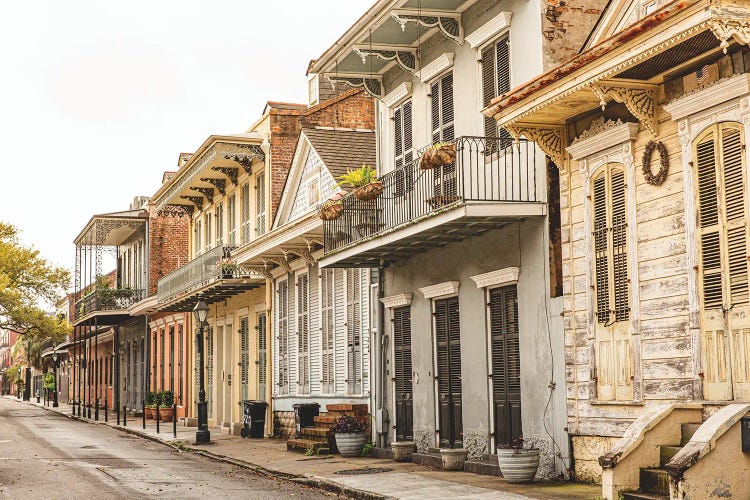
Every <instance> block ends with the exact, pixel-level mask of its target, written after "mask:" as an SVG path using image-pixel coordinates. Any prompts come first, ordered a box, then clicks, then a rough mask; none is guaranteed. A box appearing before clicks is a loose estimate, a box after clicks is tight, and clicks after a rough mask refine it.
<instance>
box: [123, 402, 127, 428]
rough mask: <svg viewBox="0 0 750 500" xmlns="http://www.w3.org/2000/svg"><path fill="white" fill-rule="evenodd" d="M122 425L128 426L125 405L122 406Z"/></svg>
mask: <svg viewBox="0 0 750 500" xmlns="http://www.w3.org/2000/svg"><path fill="white" fill-rule="evenodd" d="M122 426H123V427H127V426H128V408H127V407H126V406H123V407H122Z"/></svg>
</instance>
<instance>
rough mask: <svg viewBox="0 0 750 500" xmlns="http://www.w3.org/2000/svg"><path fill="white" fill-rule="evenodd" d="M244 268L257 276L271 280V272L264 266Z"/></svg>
mask: <svg viewBox="0 0 750 500" xmlns="http://www.w3.org/2000/svg"><path fill="white" fill-rule="evenodd" d="M246 267H247V268H248V269H251V270H252V271H254V272H256V273H258V274H259V275H261V276H263V277H264V278H266V279H267V280H270V279H273V274H271V271H270V270H269V269H268V268H267V267H266V266H246Z"/></svg>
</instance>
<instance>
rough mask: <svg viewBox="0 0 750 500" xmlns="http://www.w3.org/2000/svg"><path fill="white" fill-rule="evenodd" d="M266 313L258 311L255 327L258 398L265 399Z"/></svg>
mask: <svg viewBox="0 0 750 500" xmlns="http://www.w3.org/2000/svg"><path fill="white" fill-rule="evenodd" d="M267 328H268V327H267V315H266V313H265V312H261V313H258V318H257V324H256V326H255V329H256V330H257V331H258V399H259V400H260V401H265V400H266V385H267V381H268V372H267V370H268V339H267V338H266V335H267V334H268V332H267Z"/></svg>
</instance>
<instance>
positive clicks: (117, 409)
mask: <svg viewBox="0 0 750 500" xmlns="http://www.w3.org/2000/svg"><path fill="white" fill-rule="evenodd" d="M115 413H116V414H117V425H120V407H119V406H118V407H117V408H115Z"/></svg>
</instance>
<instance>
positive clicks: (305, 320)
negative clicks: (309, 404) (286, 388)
mask: <svg viewBox="0 0 750 500" xmlns="http://www.w3.org/2000/svg"><path fill="white" fill-rule="evenodd" d="M309 290H310V281H309V278H308V274H307V273H305V274H301V275H299V276H298V277H297V308H296V312H297V393H298V394H309V393H310V322H309V308H310V301H309V295H310V293H309Z"/></svg>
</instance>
